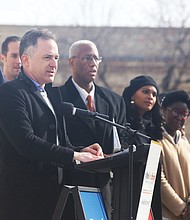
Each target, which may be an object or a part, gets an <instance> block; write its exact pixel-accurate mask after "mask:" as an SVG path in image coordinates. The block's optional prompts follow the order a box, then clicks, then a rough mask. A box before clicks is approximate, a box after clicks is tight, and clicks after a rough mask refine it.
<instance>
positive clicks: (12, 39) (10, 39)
mask: <svg viewBox="0 0 190 220" xmlns="http://www.w3.org/2000/svg"><path fill="white" fill-rule="evenodd" d="M20 40H21V38H20V37H18V36H9V37H7V38H6V39H5V40H4V41H3V43H2V45H1V53H2V54H3V55H5V56H6V55H7V52H8V45H9V43H10V42H17V41H20Z"/></svg>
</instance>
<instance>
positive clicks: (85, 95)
mask: <svg viewBox="0 0 190 220" xmlns="http://www.w3.org/2000/svg"><path fill="white" fill-rule="evenodd" d="M72 81H73V84H74V85H75V87H76V89H77V90H78V92H79V94H80V96H81V98H82V100H83V101H84V103H85V104H86V103H87V101H86V99H87V96H88V95H91V96H92V100H93V102H94V103H95V97H94V94H95V86H94V83H93V84H92V89H91V91H90V93H87V92H86V90H85V89H83V88H81V87H80V86H79V85H78V84H77V83H76V82H75V81H74V79H73V78H72Z"/></svg>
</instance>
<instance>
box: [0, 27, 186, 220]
mask: <svg viewBox="0 0 190 220" xmlns="http://www.w3.org/2000/svg"><path fill="white" fill-rule="evenodd" d="M68 54H69V66H70V69H71V75H70V77H69V79H68V80H67V81H66V82H65V84H64V85H62V86H59V87H55V86H53V81H54V77H55V75H56V72H57V69H58V60H59V50H58V46H57V43H56V39H55V36H54V35H53V33H51V32H50V31H49V30H47V29H32V30H30V31H27V32H26V33H25V34H24V35H23V36H22V37H21V38H20V37H17V36H9V37H7V38H6V39H5V41H4V42H3V43H2V46H1V55H0V60H1V62H2V64H3V68H2V70H1V72H0V84H1V86H0V103H1V104H0V219H2V220H12V219H15V220H17V219H18V220H26V219H27V220H51V219H52V216H53V213H54V210H55V206H56V204H57V200H58V198H59V195H60V190H61V188H62V186H63V185H65V184H66V185H76V186H77V185H82V186H91V187H98V188H100V189H101V193H102V196H103V198H104V202H105V207H106V211H107V215H108V219H110V220H111V219H112V218H113V215H114V212H115V210H114V202H115V196H114V195H113V185H112V176H111V174H110V173H96V174H94V173H88V172H82V171H78V170H76V169H75V167H74V164H75V161H76V160H77V161H81V162H88V161H93V160H97V159H102V158H104V157H109V155H111V154H113V153H115V152H118V151H120V150H123V148H126V145H127V143H126V141H125V140H124V137H123V132H122V131H120V130H119V129H118V128H116V127H114V126H112V125H109V124H106V123H104V122H102V121H96V120H91V119H88V118H81V117H80V116H76V115H74V113H73V112H71V113H70V112H68V113H69V114H68V115H64V116H63V114H62V112H61V111H60V109H62V108H64V105H61V104H62V103H63V102H69V103H72V104H73V105H74V106H75V107H77V108H80V109H84V110H89V111H92V112H94V111H95V112H98V113H101V114H104V115H107V116H108V117H109V120H110V121H112V122H115V123H118V124H120V125H122V126H126V123H129V125H130V127H131V128H132V129H134V130H136V131H138V132H140V133H142V134H145V135H147V136H148V137H150V138H144V137H142V136H138V135H136V136H134V137H133V140H132V143H131V142H130V144H133V145H135V146H136V147H137V149H140V148H142V147H143V144H150V140H154V141H157V142H159V143H160V144H161V146H162V149H161V155H160V161H159V164H158V170H157V176H156V180H155V187H154V192H153V198H152V204H151V210H152V214H153V216H152V218H154V219H155V220H162V219H163V220H190V143H189V141H188V137H186V133H185V123H186V121H187V119H188V117H189V109H190V97H189V95H188V93H187V91H184V90H175V91H169V92H165V93H162V94H160V92H159V87H158V85H157V83H156V82H155V81H154V79H153V78H152V77H151V73H150V75H139V76H137V77H135V78H133V79H132V80H131V81H130V84H129V83H128V82H126V84H129V86H126V88H124V89H123V93H122V95H121V96H120V95H118V94H116V93H115V92H113V91H111V90H109V89H107V88H105V87H102V86H99V85H97V84H96V83H95V82H94V81H95V78H96V75H97V74H98V68H99V65H100V63H101V61H102V57H100V56H99V52H98V49H97V47H96V45H95V44H94V43H93V42H92V41H90V40H79V41H76V42H73V44H72V45H71V46H70V48H69V51H68ZM71 107H72V105H71ZM71 110H72V111H73V109H71ZM130 141H131V140H130ZM145 165H146V163H145V164H142V163H139V164H136V165H135V166H134V170H133V172H134V181H133V182H134V186H133V194H132V195H133V210H132V212H133V216H134V218H135V217H136V214H137V208H138V202H139V197H140V192H141V186H142V179H143V176H144V169H145ZM136 176H138V177H140V179H141V181H140V182H139V183H137V181H135V179H136ZM126 190H127V189H126ZM73 203H74V201H72V200H69V201H68V204H67V207H66V209H65V210H66V211H65V212H64V213H63V217H62V219H69V220H75V219H77V216H76V213H75V212H74V211H73V207H74V204H73Z"/></svg>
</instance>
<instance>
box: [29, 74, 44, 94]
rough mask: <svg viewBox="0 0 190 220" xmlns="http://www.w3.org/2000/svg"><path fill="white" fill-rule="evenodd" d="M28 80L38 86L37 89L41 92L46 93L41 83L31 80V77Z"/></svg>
mask: <svg viewBox="0 0 190 220" xmlns="http://www.w3.org/2000/svg"><path fill="white" fill-rule="evenodd" d="M27 77H28V76H27ZM28 78H29V79H30V80H31V81H32V82H33V83H34V85H35V86H36V88H37V90H38V91H39V92H45V89H44V88H43V87H42V86H41V85H40V84H39V83H37V82H36V81H35V80H33V79H31V78H30V77H28Z"/></svg>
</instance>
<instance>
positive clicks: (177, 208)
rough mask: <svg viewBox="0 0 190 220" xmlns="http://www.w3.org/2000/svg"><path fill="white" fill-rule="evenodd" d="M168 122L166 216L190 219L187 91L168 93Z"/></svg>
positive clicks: (164, 168) (164, 183)
mask: <svg viewBox="0 0 190 220" xmlns="http://www.w3.org/2000/svg"><path fill="white" fill-rule="evenodd" d="M161 106H162V111H163V116H164V119H165V123H164V129H165V131H164V137H163V139H162V141H161V144H162V154H161V158H162V160H161V162H162V171H161V198H162V213H163V219H167V220H189V219H190V144H189V142H188V140H187V139H186V138H184V137H183V135H182V134H181V130H182V128H183V126H184V125H185V122H186V120H187V118H188V117H189V108H190V100H189V95H188V94H187V92H185V91H183V90H176V91H172V92H169V93H166V94H165V96H164V98H163V99H162V102H161Z"/></svg>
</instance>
